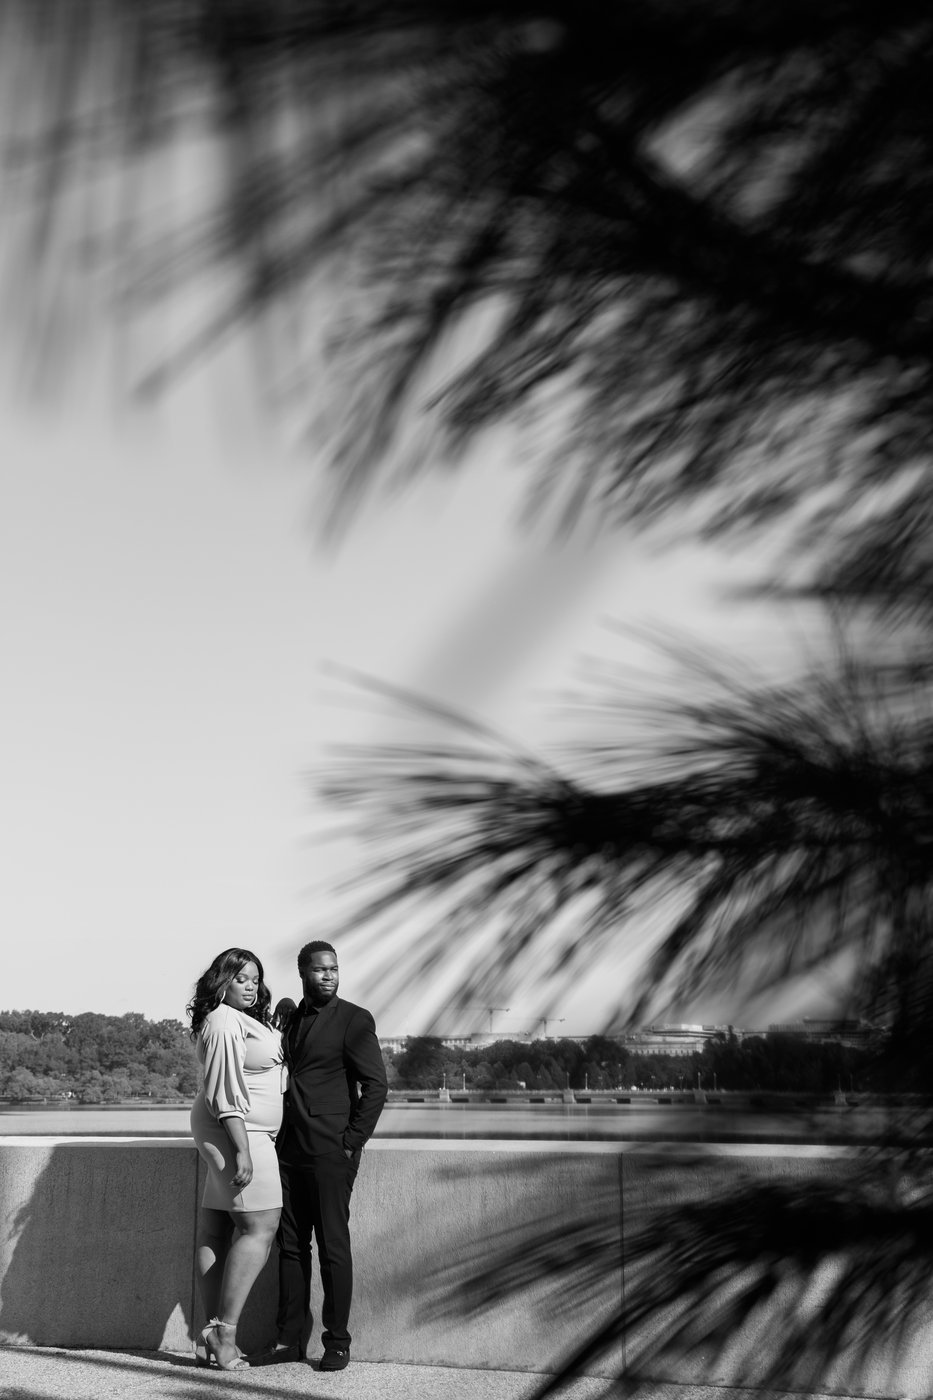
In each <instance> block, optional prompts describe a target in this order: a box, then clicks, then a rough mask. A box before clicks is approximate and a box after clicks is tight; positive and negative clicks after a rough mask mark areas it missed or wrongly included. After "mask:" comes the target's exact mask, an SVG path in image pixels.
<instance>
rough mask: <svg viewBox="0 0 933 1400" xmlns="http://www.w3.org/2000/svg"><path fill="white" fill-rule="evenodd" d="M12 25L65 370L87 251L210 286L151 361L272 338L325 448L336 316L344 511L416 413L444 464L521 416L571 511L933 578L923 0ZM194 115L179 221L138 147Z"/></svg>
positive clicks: (262, 10)
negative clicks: (154, 188) (69, 324)
mask: <svg viewBox="0 0 933 1400" xmlns="http://www.w3.org/2000/svg"><path fill="white" fill-rule="evenodd" d="M0 25H2V29H0V48H2V51H3V53H4V55H5V63H6V64H7V65H8V67H9V69H10V70H11V77H13V78H15V79H16V81H15V82H11V83H10V85H9V89H8V90H9V94H10V95H9V98H8V100H7V103H6V125H7V128H8V130H9V132H10V135H9V137H8V139H7V142H6V151H7V161H8V164H9V163H10V162H13V165H14V167H15V170H16V172H17V173H18V175H19V183H18V184H16V185H14V187H13V188H14V189H15V191H16V195H17V201H18V203H23V204H25V203H27V202H30V203H31V208H32V211H33V215H34V218H33V220H32V221H31V222H29V221H28V220H27V224H26V229H27V233H25V234H24V237H23V240H22V244H21V246H20V248H19V254H20V257H21V259H25V266H24V267H20V269H19V270H20V273H21V274H22V275H19V276H17V278H16V280H15V282H14V287H15V289H16V297H17V301H18V306H19V309H20V311H21V312H23V313H29V314H30V316H31V323H32V325H33V328H34V329H36V327H37V325H39V327H40V329H44V331H45V340H44V341H43V342H42V347H43V353H42V356H41V358H42V359H43V360H44V362H46V363H50V362H51V361H52V360H53V358H54V360H55V361H56V363H58V362H59V361H60V358H61V357H62V356H65V357H66V362H67V351H66V350H65V349H63V344H64V338H63V336H62V335H61V334H58V335H56V336H55V337H54V338H53V336H52V334H51V332H52V330H53V329H56V330H58V331H59V332H60V331H61V329H62V327H61V325H60V324H59V325H58V326H57V327H55V326H54V324H53V323H51V322H50V321H49V319H48V316H49V315H50V314H51V313H49V312H48V307H49V301H50V298H49V295H48V293H49V292H50V291H51V290H52V289H53V288H54V286H55V285H56V284H57V282H58V281H59V280H60V277H61V266H62V262H63V259H64V258H65V255H66V253H68V252H69V251H70V252H71V254H72V255H73V256H74V257H76V258H78V259H80V260H83V261H82V266H86V264H87V263H88V261H89V260H90V261H92V262H93V260H94V259H97V261H98V262H99V263H101V264H102V265H103V266H105V267H107V268H108V269H109V271H110V275H111V278H112V279H116V281H117V283H118V286H119V287H120V288H122V291H123V294H124V295H123V302H122V304H123V308H124V310H125V311H126V310H132V309H134V308H135V309H137V310H138V309H139V307H140V306H145V307H148V308H151V307H152V306H156V307H158V306H159V305H160V304H162V303H163V302H164V301H165V300H166V299H168V298H170V296H171V294H172V293H177V292H181V293H185V294H187V293H190V292H191V291H192V290H196V291H198V290H199V291H201V292H203V291H204V288H205V287H206V286H207V285H208V284H209V285H210V286H211V287H212V288H214V289H216V295H212V296H210V297H209V298H207V308H206V309H204V310H203V311H202V314H201V320H200V321H199V322H196V323H195V324H194V325H192V326H191V328H190V332H189V333H188V335H187V336H186V337H185V336H182V338H181V339H180V341H179V342H178V343H177V344H176V345H175V346H174V347H172V346H171V345H161V346H160V347H159V348H158V349H156V348H154V349H153V352H152V353H153V355H154V356H155V358H156V363H154V364H153V363H150V364H149V365H148V371H149V376H150V382H155V381H158V380H159V379H160V377H162V376H164V375H165V374H171V373H174V372H180V371H181V370H182V369H183V368H185V367H186V366H187V365H189V364H190V363H191V362H192V360H193V358H195V357H197V356H198V355H201V354H203V353H205V352H206V351H207V350H209V349H210V348H211V347H212V346H213V345H215V344H216V343H218V341H220V340H222V339H223V338H224V337H225V336H227V335H228V334H229V333H230V332H231V331H232V330H234V329H235V328H236V327H238V326H241V325H246V324H248V325H251V326H254V327H259V328H261V329H262V330H268V329H269V327H270V326H272V327H274V328H275V329H277V330H278V331H279V332H280V334H281V335H282V336H285V337H286V343H287V352H288V361H289V363H288V384H287V385H286V384H284V383H279V384H278V385H277V386H276V387H277V390H278V392H279V394H280V396H281V394H283V393H286V392H288V389H289V388H290V389H291V390H292V392H293V393H295V394H297V396H298V397H299V399H300V400H301V401H303V402H306V403H307V408H308V413H309V416H312V415H313V416H314V418H315V431H316V434H317V437H318V438H319V437H320V432H321V424H320V421H319V419H318V416H317V407H316V406H315V404H314V403H313V402H312V399H313V394H312V384H313V382H314V380H315V379H318V378H320V377H321V357H320V356H318V357H317V359H314V360H313V362H312V360H311V359H310V358H309V350H308V341H309V336H313V337H318V338H319V337H320V334H321V325H322V323H326V324H327V325H329V328H330V333H329V354H330V356H331V357H332V359H333V362H334V365H335V367H336V369H335V376H334V378H333V379H332V380H329V381H328V382H327V384H326V389H325V391H324V393H323V394H322V396H321V397H322V399H323V400H324V401H325V402H326V403H327V404H332V405H336V407H334V408H333V411H332V412H331V414H330V422H329V427H330V429H332V430H333V436H332V439H331V447H332V451H331V457H332V461H333V463H334V466H335V469H336V475H335V482H336V489H337V493H338V500H339V502H340V503H341V505H342V506H344V507H346V506H349V505H352V503H353V502H354V501H355V500H356V499H357V497H358V494H359V492H360V491H361V490H362V489H363V488H364V487H365V486H366V484H367V483H368V481H369V480H370V478H371V477H372V476H373V474H374V473H375V472H377V471H378V470H380V469H385V468H386V466H387V464H388V465H390V466H391V464H392V461H393V451H394V449H395V448H396V447H397V445H398V441H399V437H400V435H401V436H402V437H403V438H404V442H403V446H404V453H403V456H402V463H403V466H404V468H405V469H406V470H408V469H411V468H412V466H413V465H414V463H415V462H416V460H417V458H418V452H417V450H416V446H415V444H414V443H413V442H412V431H411V423H412V419H413V418H415V417H417V416H418V415H421V416H422V417H423V418H424V420H425V423H426V429H427V436H426V439H425V441H424V442H423V443H422V445H421V449H422V455H423V456H424V457H425V460H428V461H433V460H436V459H437V458H438V457H439V456H440V455H441V454H442V453H443V452H444V451H447V452H450V451H453V452H456V451H457V450H458V449H459V448H461V447H462V446H463V445H464V444H465V443H466V442H467V441H468V440H470V439H471V438H472V437H473V436H474V435H475V434H476V433H477V431H478V430H479V429H481V428H483V427H487V426H489V425H492V424H497V423H501V422H503V421H506V420H510V419H514V417H515V415H516V414H518V413H525V414H527V415H530V417H526V419H525V426H524V435H525V436H526V438H527V439H528V440H529V441H530V442H531V444H532V455H533V457H534V460H535V463H536V469H535V472H534V475H533V488H532V501H533V502H537V503H539V504H540V503H541V502H543V501H546V502H549V503H550V504H551V505H552V506H553V507H554V508H555V509H556V510H557V511H558V512H559V513H560V514H561V515H562V517H563V518H564V519H566V520H571V519H574V518H576V516H577V515H578V514H579V512H580V511H581V510H583V509H584V507H585V506H586V505H587V504H595V505H596V506H597V507H598V509H599V511H600V513H601V515H602V517H603V518H605V519H612V518H613V517H615V518H622V517H625V518H631V517H632V516H633V515H635V516H638V515H642V516H645V515H648V516H650V515H656V514H658V513H659V512H669V511H670V510H671V508H672V507H673V508H676V509H677V510H678V511H680V510H682V508H683V507H684V505H685V504H686V503H690V502H696V504H697V509H698V510H699V511H700V523H701V524H702V527H703V528H705V529H710V530H720V529H723V528H727V527H729V526H731V525H735V524H737V523H743V524H752V525H758V526H762V525H774V523H775V521H776V520H777V519H778V518H780V516H781V515H782V514H784V515H787V514H788V513H790V514H789V528H791V529H792V534H793V542H794V544H795V546H796V548H797V549H798V550H799V549H802V548H803V547H804V546H805V545H806V544H808V543H809V545H810V546H811V549H810V561H809V562H810V567H809V570H806V571H805V574H806V583H807V585H808V586H810V587H814V586H816V587H819V588H822V589H824V590H827V591H831V592H835V593H839V592H842V593H845V594H847V595H848V594H850V593H855V594H857V595H859V596H861V595H863V594H864V593H865V592H866V590H867V591H870V592H877V591H878V590H881V591H884V590H885V588H887V591H888V592H889V593H890V592H891V591H892V583H893V582H894V581H896V585H897V587H896V589H895V591H896V593H897V596H898V597H899V598H902V597H903V589H902V587H901V585H902V584H907V583H908V582H909V583H910V585H911V594H912V597H913V598H914V599H915V600H916V598H917V596H918V595H923V596H924V597H925V596H926V594H927V590H926V586H925V580H926V579H927V577H928V561H927V553H928V550H927V546H926V541H927V539H928V538H929V531H928V530H927V528H926V524H925V522H926V520H927V519H929V514H930V500H929V487H928V484H927V483H928V478H929V472H928V469H927V463H928V442H929V429H930V407H929V406H930V403H931V401H933V400H931V394H930V387H931V349H933V338H931V332H933V282H931V275H930V269H929V258H928V248H929V241H930V232H931V222H933V215H931V212H930V211H931V209H933V200H931V198H930V195H931V180H933V146H931V131H930V123H929V119H928V112H927V101H926V93H927V91H928V90H929V87H930V79H931V69H933V22H931V19H930V16H929V13H928V9H927V7H926V6H925V5H923V4H920V3H918V2H917V0H915V3H898V0H894V3H891V4H888V5H884V6H881V5H877V4H869V3H864V0H807V3H800V0H791V3H787V4H782V5H781V6H780V7H764V8H762V7H756V6H748V5H743V4H740V3H737V0H699V3H698V2H697V0H625V3H621V2H620V3H609V4H596V3H589V2H587V3H583V4H574V5H569V4H566V3H564V0H548V3H545V4H541V5H536V6H529V5H528V4H526V3H517V2H516V3H511V4H491V3H482V0H444V3H442V4H436V3H433V0H431V2H430V3H428V0H384V2H383V0H379V3H376V0H359V2H358V3H336V2H335V0H275V2H274V3H268V0H235V2H232V3H229V4H225V5H216V4H213V3H211V0H173V2H171V3H170V0H139V3H137V4H126V3H123V0H89V3H88V4H86V5H83V6H82V7H81V9H80V11H78V10H76V9H75V7H74V6H69V5H68V4H67V3H60V0H10V3H8V4H7V5H6V6H4V10H3V16H2V18H0ZM195 140H200V141H205V140H207V141H208V142H210V143H213V144H212V146H211V151H212V157H213V159H212V163H211V179H210V181H209V182H202V184H201V186H200V187H199V198H198V199H192V200H189V201H188V202H187V203H185V201H181V208H180V213H179V214H178V218H177V222H174V223H173V222H170V223H169V225H168V226H167V227H165V228H163V230H162V233H161V235H160V234H159V232H158V222H157V221H156V220H154V219H153V210H152V207H151V201H147V199H146V198H145V176H146V170H147V163H148V164H150V165H151V164H152V162H154V161H155V159H156V158H157V157H160V156H164V155H165V154H166V153H169V154H174V155H178V156H179V157H180V156H181V154H182V153H183V152H184V150H185V146H186V142H192V141H195ZM102 180H104V181H109V182H110V184H109V185H108V186H107V188H110V187H111V186H115V187H116V192H115V194H114V195H113V198H112V199H105V198H102V197H101V192H100V182H101V181H102ZM205 186H207V188H205ZM30 196H31V201H30ZM114 209H116V211H117V214H116V216H115V215H114V213H113V211H114ZM27 274H28V275H27ZM322 282H323V283H325V284H326V285H327V286H328V287H332V286H333V285H335V284H336V285H337V286H338V287H339V289H340V292H339V296H338V297H336V298H335V297H333V296H330V297H328V296H327V295H326V294H325V295H324V296H323V298H322V296H321V295H319V294H318V289H319V288H320V286H321V283H322ZM37 289H38V290H37ZM201 301H202V302H203V301H204V297H202V298H201ZM37 308H38V310H39V311H43V309H44V311H45V313H46V316H45V320H44V321H42V319H41V317H40V320H39V322H37V321H36V312H37ZM20 324H22V318H21V322H20ZM150 326H151V322H150ZM75 330H76V332H77V333H78V336H77V339H76V340H73V342H72V352H73V351H74V350H75V349H77V348H78V347H79V346H80V347H82V348H83V345H84V340H85V337H86V328H85V327H84V326H83V325H82V324H81V323H79V324H78V325H77V326H76V327H75ZM53 351H54V355H53ZM160 355H162V360H161V363H160V362H159V356H160ZM72 362H73V354H72ZM394 460H396V463H397V460H398V459H397V454H396V458H395V459H394ZM866 498H871V499H872V501H873V510H872V512H871V517H872V518H868V517H867V516H866V513H865V512H864V511H862V512H861V513H860V512H859V511H858V510H857V509H856V508H855V507H854V506H853V502H854V501H862V502H864V501H865V499H866ZM800 510H803V511H804V514H803V518H801V517H800V516H799V515H798V514H796V513H795V512H798V511H800ZM830 524H832V525H833V527H834V529H833V530H830V528H829V526H830ZM696 525H697V520H696V518H692V526H693V527H694V528H695V527H696ZM892 541H896V542H897V544H898V549H897V552H896V553H894V554H892V550H891V548H890V546H891V543H892ZM831 544H832V545H833V547H832V548H830V545H831Z"/></svg>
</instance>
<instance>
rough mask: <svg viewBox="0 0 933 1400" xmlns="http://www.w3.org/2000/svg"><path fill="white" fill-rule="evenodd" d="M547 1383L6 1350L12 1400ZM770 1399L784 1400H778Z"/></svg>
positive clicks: (419, 1396) (589, 1392) (586, 1396)
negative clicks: (234, 1368) (215, 1366)
mask: <svg viewBox="0 0 933 1400" xmlns="http://www.w3.org/2000/svg"><path fill="white" fill-rule="evenodd" d="M541 1380H542V1377H541V1376H540V1375H537V1374H531V1373H529V1372H527V1371H475V1370H466V1369H460V1368H456V1367H452V1366H451V1367H443V1366H400V1365H398V1364H397V1363H395V1362H389V1361H385V1362H371V1361H354V1362H352V1363H351V1365H350V1366H349V1367H348V1368H347V1370H346V1371H340V1372H338V1373H337V1374H333V1373H332V1372H327V1373H323V1374H322V1373H321V1372H319V1371H316V1370H315V1369H314V1368H313V1367H311V1366H309V1365H307V1364H306V1363H304V1362H294V1363H292V1364H290V1365H285V1366H263V1367H257V1368H255V1369H251V1370H249V1371H241V1372H239V1373H234V1374H231V1373H224V1372H221V1371H214V1370H210V1371H208V1370H205V1369H203V1368H200V1369H199V1368H196V1367H195V1366H194V1364H193V1362H192V1359H191V1357H190V1355H187V1354H186V1355H182V1354H181V1353H178V1352H169V1351H70V1350H65V1349H63V1348H58V1347H55V1348H53V1347H48V1348H45V1347H42V1348H40V1347H0V1396H2V1397H3V1400H259V1397H262V1396H277V1397H279V1396H284V1397H287V1396H291V1395H296V1396H313V1397H315V1400H526V1397H530V1396H531V1395H533V1394H534V1391H535V1389H536V1387H537V1386H538V1385H539V1384H540V1382H541ZM619 1394H620V1392H619V1391H618V1390H616V1389H614V1388H613V1385H612V1383H611V1382H610V1381H605V1380H596V1379H590V1378H586V1377H585V1378H583V1379H581V1380H576V1381H571V1382H568V1383H567V1384H566V1386H565V1387H564V1388H563V1389H562V1390H561V1392H560V1395H561V1400H609V1397H611V1396H618V1395H619ZM639 1400H763V1397H762V1394H761V1393H760V1392H757V1391H750V1390H732V1389H729V1390H727V1389H719V1388H718V1387H715V1386H699V1385H657V1386H647V1385H646V1386H644V1387H643V1388H642V1389H641V1391H640V1392H639ZM768 1400H779V1397H778V1396H777V1395H776V1394H775V1393H774V1392H771V1393H770V1394H769V1396H768ZM787 1400H801V1397H799V1396H794V1397H787ZM809 1400H830V1397H820V1396H812V1397H809ZM831 1400H846V1397H842V1396H833V1397H832V1398H831Z"/></svg>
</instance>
